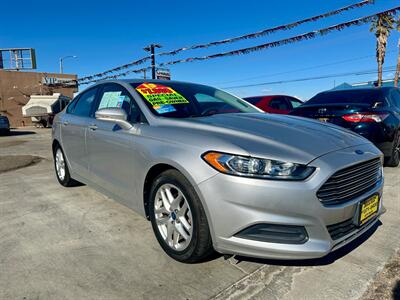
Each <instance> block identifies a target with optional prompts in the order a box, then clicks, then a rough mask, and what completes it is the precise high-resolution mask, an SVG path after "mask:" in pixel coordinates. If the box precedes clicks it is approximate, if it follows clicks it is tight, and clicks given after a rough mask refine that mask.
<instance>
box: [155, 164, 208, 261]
mask: <svg viewBox="0 0 400 300" xmlns="http://www.w3.org/2000/svg"><path fill="white" fill-rule="evenodd" d="M149 214H150V220H151V224H152V227H153V231H154V234H155V236H156V238H157V240H158V242H159V244H160V246H161V247H162V248H163V250H164V251H165V252H166V253H167V254H168V255H169V256H170V257H172V258H173V259H175V260H177V261H180V262H184V263H196V262H200V261H204V260H205V259H206V258H207V257H208V256H209V255H211V254H212V253H213V247H212V240H211V235H210V230H209V227H208V222H207V218H206V214H205V212H204V208H203V206H202V205H201V202H200V199H199V197H198V196H197V194H196V191H195V190H194V188H193V187H192V185H191V184H190V182H189V181H188V180H187V179H186V178H185V177H184V176H183V175H182V174H181V173H180V172H178V171H177V170H172V169H171V170H167V171H165V172H163V173H161V174H160V175H159V176H158V177H157V178H156V179H155V180H154V182H153V185H152V188H151V191H150V199H149Z"/></svg>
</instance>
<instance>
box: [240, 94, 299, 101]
mask: <svg viewBox="0 0 400 300" xmlns="http://www.w3.org/2000/svg"><path fill="white" fill-rule="evenodd" d="M275 97H289V98H293V99H295V100H298V101H300V102H303V101H301V100H300V99H299V98H296V97H295V96H290V95H262V96H248V97H243V99H254V98H263V99H271V98H275Z"/></svg>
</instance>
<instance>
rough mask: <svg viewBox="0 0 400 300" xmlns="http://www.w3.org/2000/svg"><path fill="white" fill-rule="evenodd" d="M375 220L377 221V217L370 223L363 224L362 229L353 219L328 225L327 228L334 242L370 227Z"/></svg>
mask: <svg viewBox="0 0 400 300" xmlns="http://www.w3.org/2000/svg"><path fill="white" fill-rule="evenodd" d="M374 220H376V217H375V218H372V219H371V220H369V221H368V222H366V223H365V224H363V225H362V226H361V227H360V226H357V225H356V224H354V219H353V218H351V219H348V220H346V221H344V222H340V223H336V224H332V225H328V226H326V228H327V229H328V232H329V234H330V236H331V238H332V240H338V239H340V238H341V237H344V236H346V235H348V234H350V233H352V232H353V231H355V230H360V229H362V228H364V227H366V226H368V225H369V224H371V223H372V222H373V221H374Z"/></svg>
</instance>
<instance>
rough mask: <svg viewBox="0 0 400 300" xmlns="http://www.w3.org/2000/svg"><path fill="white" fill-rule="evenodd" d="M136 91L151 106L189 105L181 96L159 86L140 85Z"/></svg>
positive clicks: (152, 84)
mask: <svg viewBox="0 0 400 300" xmlns="http://www.w3.org/2000/svg"><path fill="white" fill-rule="evenodd" d="M136 90H137V91H138V92H139V93H140V94H141V95H142V96H143V97H144V98H145V99H146V100H147V101H148V102H150V104H151V105H152V106H158V105H166V104H182V103H189V101H188V100H186V98H185V97H183V96H182V95H181V94H179V93H177V92H176V91H174V90H173V89H172V88H170V87H168V86H164V85H161V84H156V83H142V84H141V85H139V86H138V87H136Z"/></svg>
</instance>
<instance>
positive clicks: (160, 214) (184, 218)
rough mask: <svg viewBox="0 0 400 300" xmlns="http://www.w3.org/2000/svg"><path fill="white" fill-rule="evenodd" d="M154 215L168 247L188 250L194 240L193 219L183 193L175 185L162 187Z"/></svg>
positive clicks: (156, 199)
mask: <svg viewBox="0 0 400 300" xmlns="http://www.w3.org/2000/svg"><path fill="white" fill-rule="evenodd" d="M154 214H155V219H156V223H157V228H158V231H159V233H160V234H161V236H162V238H163V239H164V241H165V242H166V243H167V245H168V246H169V247H171V248H172V249H174V250H179V251H182V250H184V249H186V247H187V246H188V245H189V243H190V240H191V239H192V233H193V219H192V213H191V211H190V207H189V204H188V202H187V200H186V198H185V196H184V195H183V193H182V191H181V190H180V189H179V188H178V187H176V186H175V185H173V184H164V185H162V186H160V187H159V189H158V191H157V193H156V198H155V201H154Z"/></svg>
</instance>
